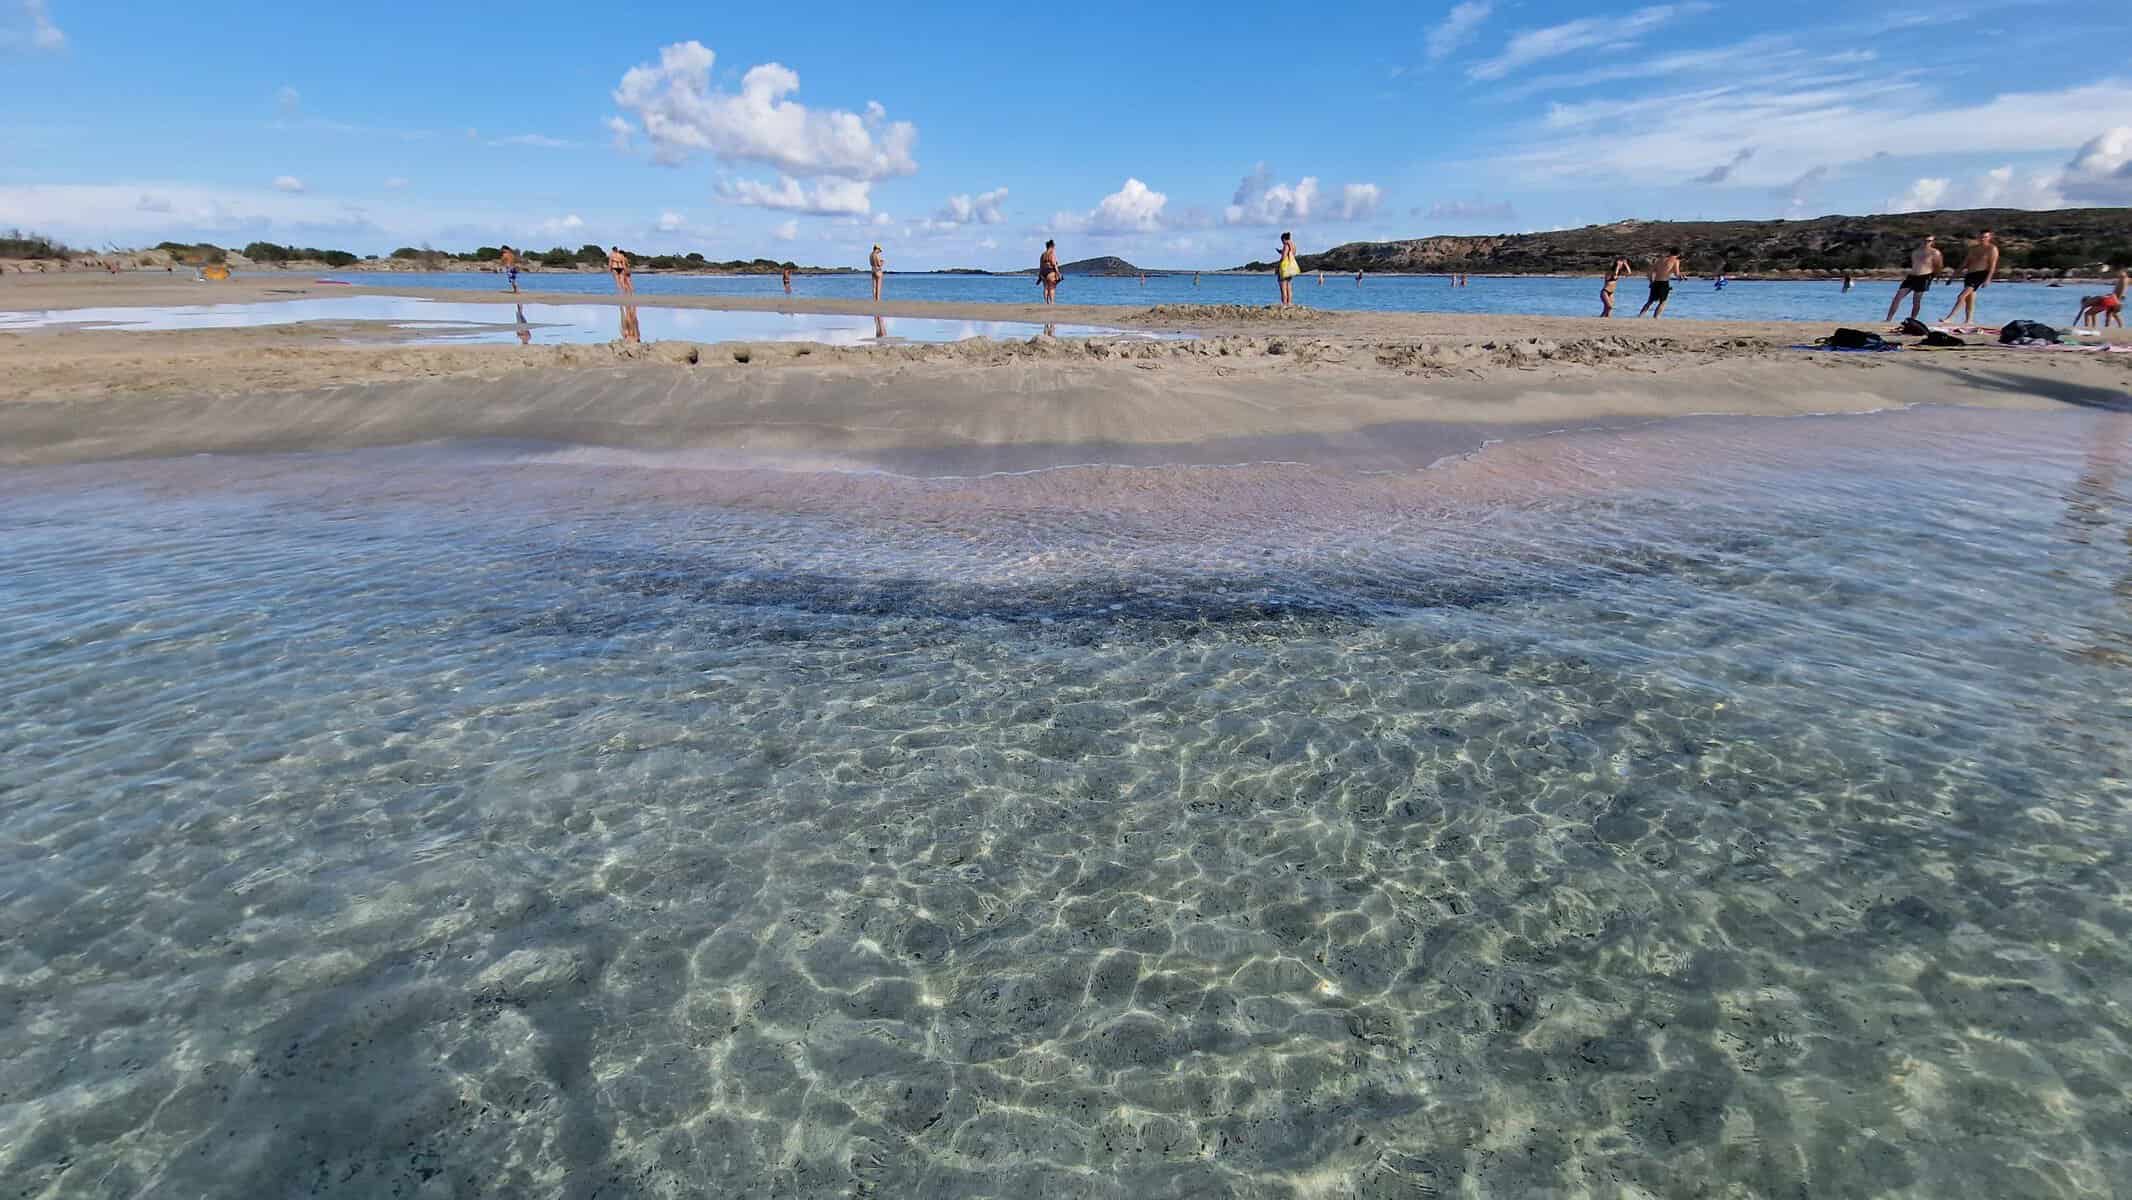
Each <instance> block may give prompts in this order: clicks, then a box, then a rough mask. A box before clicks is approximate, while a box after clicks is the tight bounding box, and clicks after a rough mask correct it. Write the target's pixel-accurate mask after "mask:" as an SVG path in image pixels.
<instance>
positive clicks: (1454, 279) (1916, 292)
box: [501, 229, 2132, 328]
mask: <svg viewBox="0 0 2132 1200" xmlns="http://www.w3.org/2000/svg"><path fill="white" fill-rule="evenodd" d="M1279 252H1280V256H1279V258H1278V259H1277V260H1276V261H1275V264H1274V270H1273V274H1274V278H1275V279H1276V280H1277V281H1278V283H1279V285H1280V296H1281V301H1280V302H1281V306H1282V307H1284V308H1286V307H1288V306H1290V305H1293V304H1294V303H1295V278H1296V276H1298V275H1300V274H1302V273H1303V267H1302V262H1301V259H1300V255H1299V254H1298V252H1297V248H1296V243H1295V237H1294V235H1293V234H1291V233H1286V232H1284V233H1282V234H1281V243H1280V246H1279ZM518 263H519V257H518V252H517V251H516V250H513V249H512V248H511V247H509V246H505V247H503V252H502V258H501V266H502V270H503V275H504V279H505V281H506V282H507V283H508V284H509V285H510V289H511V291H512V292H513V293H514V294H515V293H516V292H517V291H518V269H519V268H518ZM866 265H867V270H868V271H869V272H870V273H871V275H872V276H873V298H874V301H875V302H876V303H879V302H880V299H881V283H882V277H883V276H884V275H885V274H886V273H887V269H888V259H887V258H886V256H884V255H883V254H882V252H881V247H880V245H879V243H876V244H875V245H874V248H873V252H872V253H871V254H869V255H868V256H867V259H866ZM1909 265H1910V272H1909V274H1907V275H1905V276H1903V280H1902V283H1901V284H1900V285H1898V286H1897V287H1896V289H1895V298H1894V299H1893V300H1890V301H1889V302H1888V316H1887V319H1888V320H1889V321H1893V320H1894V319H1895V311H1896V309H1898V308H1900V307H1902V301H1903V297H1904V296H1908V297H1910V316H1911V317H1912V318H1913V319H1914V318H1916V317H1917V316H1918V314H1919V311H1920V310H1921V309H1922V308H1923V307H1924V302H1925V293H1926V292H1927V291H1928V290H1930V289H1931V287H1932V281H1933V280H1934V279H1936V278H1938V277H1939V275H1940V274H1941V273H1942V272H1943V271H1945V270H1946V269H1947V260H1946V255H1945V254H1943V253H1942V252H1941V250H1940V248H1939V245H1938V240H1937V238H1936V237H1935V236H1934V235H1932V234H1929V233H1928V234H1926V235H1925V239H1924V241H1923V242H1921V243H1919V244H1918V247H1917V249H1916V250H1914V251H1913V252H1911V255H1910V264H1909ZM607 269H608V271H610V272H611V273H612V274H613V275H614V282H615V290H616V291H617V292H619V293H620V294H622V295H625V296H629V295H634V294H636V290H637V289H636V283H635V281H634V279H633V278H632V276H631V273H630V263H629V256H628V255H627V254H625V253H623V252H622V248H621V247H620V246H615V247H612V248H610V249H609V251H608V254H607ZM1635 271H1636V268H1635V267H1634V266H1633V265H1632V264H1631V263H1630V262H1629V260H1628V258H1627V257H1626V256H1624V255H1618V254H1617V255H1615V256H1614V261H1613V263H1612V264H1611V265H1609V266H1608V267H1607V269H1606V277H1605V279H1604V281H1603V282H1602V283H1601V284H1600V287H1599V315H1600V316H1602V317H1611V316H1613V315H1614V292H1615V288H1616V287H1617V286H1618V285H1619V283H1620V281H1621V280H1623V279H1625V278H1627V277H1629V276H1630V275H1633V274H1635ZM1998 273H1999V245H1998V242H1997V241H1996V240H1995V238H1994V237H1993V234H1992V231H1991V230H1989V229H1985V230H1980V231H1979V232H1978V233H1977V236H1976V238H1975V240H1973V241H1971V242H1970V243H1969V245H1968V247H1967V248H1966V250H1965V251H1964V252H1963V255H1962V290H1961V292H1960V293H1959V294H1958V295H1956V296H1955V299H1954V307H1953V308H1951V309H1949V310H1948V311H1947V316H1946V317H1945V321H1947V322H1950V323H1951V322H1953V321H1954V319H1955V317H1956V315H1957V314H1959V315H1960V316H1961V319H1962V321H1963V322H1964V323H1973V322H1974V321H1975V320H1976V304H1977V293H1978V292H1981V291H1983V290H1984V289H1985V288H1987V287H1989V286H1991V283H1992V281H1993V280H1994V279H1996V278H1997V277H1998ZM1645 277H1646V278H1647V279H1648V281H1649V283H1650V292H1649V294H1648V295H1647V296H1646V297H1645V299H1644V302H1643V307H1641V308H1639V309H1637V310H1636V315H1637V316H1638V317H1642V316H1644V315H1645V314H1649V315H1650V316H1651V317H1652V318H1653V319H1656V318H1658V317H1662V316H1664V315H1665V311H1666V302H1667V301H1668V300H1669V299H1671V298H1672V295H1673V285H1674V284H1675V283H1676V282H1678V281H1679V280H1680V279H1681V278H1682V275H1681V251H1680V249H1679V248H1678V247H1673V248H1669V249H1667V250H1665V251H1663V252H1662V253H1660V254H1658V255H1656V256H1655V257H1654V258H1653V259H1652V260H1651V265H1650V269H1649V270H1648V271H1646V272H1645ZM781 279H782V282H783V284H784V288H785V294H786V295H790V294H791V293H792V269H791V268H790V267H785V268H783V269H782V271H781ZM1064 279H1065V273H1064V272H1063V271H1061V270H1060V268H1059V254H1058V243H1057V241H1055V240H1053V239H1050V238H1046V239H1045V241H1044V252H1043V253H1042V254H1041V255H1039V256H1038V257H1037V263H1036V281H1037V284H1038V286H1039V287H1041V288H1042V289H1043V293H1044V299H1043V302H1044V303H1045V304H1056V303H1057V302H1058V292H1059V283H1060V282H1061V281H1062V280H1064ZM1466 280H1467V276H1466V275H1465V274H1464V273H1463V272H1460V273H1454V274H1453V275H1452V276H1451V286H1453V287H1464V286H1465V285H1466ZM1146 281H1147V277H1146V276H1145V275H1143V276H1141V282H1142V283H1143V284H1144V283H1145V282H1146ZM1192 282H1193V283H1194V284H1195V285H1196V284H1197V283H1198V282H1199V276H1198V275H1197V274H1194V275H1193V277H1192ZM1324 282H1325V274H1324V272H1322V271H1320V272H1319V273H1318V283H1319V284H1320V285H1321V286H1322V285H1323V284H1324ZM1355 284H1356V286H1358V287H1359V286H1361V284H1362V272H1361V271H1356V272H1355ZM1720 284H1721V285H1722V277H1720ZM2128 286H2132V274H2128V272H2127V270H2126V269H2124V268H2120V269H2119V270H2118V272H2117V286H2116V287H2115V288H2114V289H2113V290H2111V291H2109V292H2106V293H2102V294H2099V295H2094V296H2083V297H2081V300H2080V312H2079V315H2078V316H2077V317H2076V318H2075V319H2074V324H2076V325H2079V324H2085V325H2087V326H2089V327H2091V328H2092V327H2094V326H2095V325H2096V324H2097V323H2098V322H2100V323H2101V324H2103V325H2117V326H2120V327H2121V326H2123V325H2124V323H2125V319H2124V306H2125V293H2126V290H2127V288H2128ZM1843 290H1844V291H1846V292H1848V291H1850V290H1851V273H1850V272H1849V271H1845V272H1844V273H1843Z"/></svg>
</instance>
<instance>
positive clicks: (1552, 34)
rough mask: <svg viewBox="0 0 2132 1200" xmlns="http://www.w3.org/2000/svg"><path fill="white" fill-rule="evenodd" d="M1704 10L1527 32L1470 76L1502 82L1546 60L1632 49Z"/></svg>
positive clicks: (1664, 7) (1642, 12) (1687, 7)
mask: <svg viewBox="0 0 2132 1200" xmlns="http://www.w3.org/2000/svg"><path fill="white" fill-rule="evenodd" d="M1704 7H1706V6H1704V5H1700V4H1654V5H1651V6H1649V7H1647V8H1639V9H1637V10H1636V11H1635V12H1632V13H1628V14H1626V15H1624V16H1619V17H1583V18H1580V19H1578V20H1575V21H1565V22H1563V23H1562V24H1560V25H1549V26H1547V27H1545V28H1542V29H1527V30H1524V31H1522V32H1520V33H1518V34H1517V35H1515V36H1514V37H1512V38H1511V39H1510V41H1509V42H1508V43H1507V44H1506V45H1504V47H1503V52H1502V53H1501V54H1498V55H1496V56H1495V57H1494V58H1491V59H1487V60H1485V61H1483V62H1478V63H1475V64H1474V65H1473V66H1471V67H1469V68H1467V70H1466V74H1467V75H1468V76H1469V77H1471V78H1474V79H1501V78H1502V77H1503V76H1505V75H1508V74H1510V73H1511V72H1512V71H1515V70H1517V69H1519V68H1520V67H1526V66H1530V65H1532V64H1533V63H1536V62H1540V61H1543V60H1545V59H1550V58H1560V57H1561V56H1562V55H1565V54H1575V53H1577V52H1578V51H1580V50H1590V49H1593V48H1594V47H1601V48H1606V49H1618V48H1621V47H1625V46H1629V45H1632V44H1634V43H1635V42H1636V41H1637V40H1638V39H1639V38H1641V37H1643V35H1644V34H1647V33H1650V32H1651V31H1652V30H1654V29H1657V28H1658V27H1660V26H1662V25H1664V24H1666V23H1667V22H1668V21H1671V20H1673V19H1674V18H1675V17H1679V16H1684V15H1686V14H1688V13H1692V12H1700V11H1702V9H1703V8H1704Z"/></svg>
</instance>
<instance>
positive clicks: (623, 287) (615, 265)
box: [595, 246, 637, 296]
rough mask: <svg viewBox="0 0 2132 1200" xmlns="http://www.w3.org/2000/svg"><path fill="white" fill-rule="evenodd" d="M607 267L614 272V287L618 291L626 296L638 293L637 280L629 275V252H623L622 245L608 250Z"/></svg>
mask: <svg viewBox="0 0 2132 1200" xmlns="http://www.w3.org/2000/svg"><path fill="white" fill-rule="evenodd" d="M595 249H597V247H595ZM607 269H608V270H609V271H612V272H613V273H614V287H615V290H616V291H618V292H620V293H622V294H623V295H625V296H633V295H635V294H636V292H637V285H636V281H635V280H633V279H631V278H630V277H629V256H628V255H627V254H624V253H622V248H621V247H620V246H615V247H613V248H611V249H609V250H608V251H607Z"/></svg>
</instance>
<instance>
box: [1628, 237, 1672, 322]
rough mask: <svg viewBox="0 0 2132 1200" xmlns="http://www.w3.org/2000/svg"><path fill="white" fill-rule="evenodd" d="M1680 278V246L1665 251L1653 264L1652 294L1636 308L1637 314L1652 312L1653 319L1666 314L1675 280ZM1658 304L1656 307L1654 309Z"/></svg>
mask: <svg viewBox="0 0 2132 1200" xmlns="http://www.w3.org/2000/svg"><path fill="white" fill-rule="evenodd" d="M1679 278H1680V248H1679V247H1675V248H1673V249H1671V250H1668V251H1666V252H1665V254H1663V255H1661V256H1660V257H1659V258H1658V259H1657V260H1656V261H1654V262H1653V263H1652V264H1651V296H1650V299H1648V300H1645V301H1644V302H1643V307H1642V308H1639V309H1637V310H1636V315H1637V316H1639V317H1640V316H1642V315H1643V314H1645V313H1647V312H1648V313H1650V314H1651V319H1652V320H1654V321H1655V320H1657V319H1658V318H1660V317H1662V316H1665V315H1666V301H1667V300H1668V299H1670V298H1671V297H1672V295H1673V281H1674V280H1676V279H1679ZM1653 305H1656V306H1657V307H1656V309H1655V310H1654V309H1653V307H1652V306H1653Z"/></svg>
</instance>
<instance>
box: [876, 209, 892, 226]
mask: <svg viewBox="0 0 2132 1200" xmlns="http://www.w3.org/2000/svg"><path fill="white" fill-rule="evenodd" d="M894 220H895V218H894V217H891V216H889V215H888V214H887V213H885V212H883V213H875V214H874V221H873V223H874V224H875V225H877V226H879V225H887V224H889V223H890V222H892V221H894Z"/></svg>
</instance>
